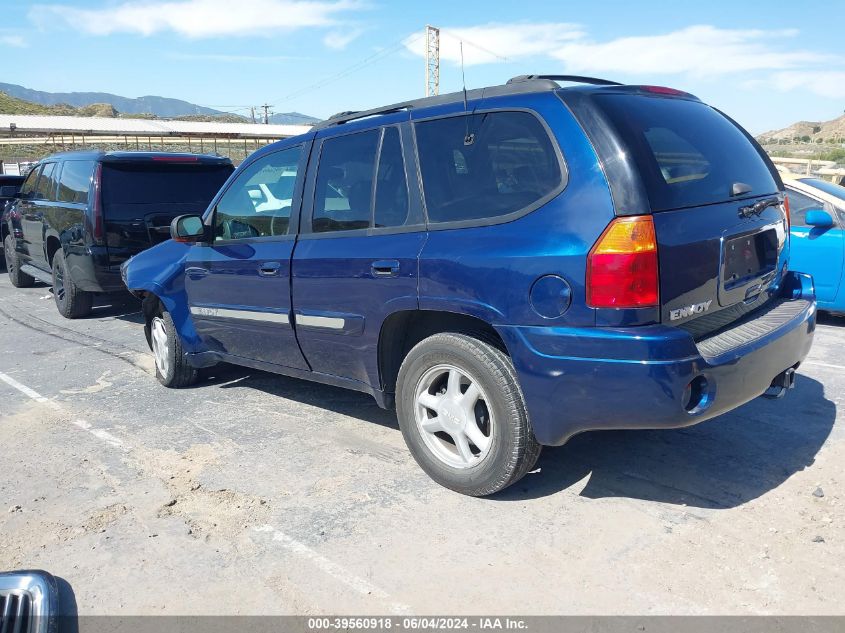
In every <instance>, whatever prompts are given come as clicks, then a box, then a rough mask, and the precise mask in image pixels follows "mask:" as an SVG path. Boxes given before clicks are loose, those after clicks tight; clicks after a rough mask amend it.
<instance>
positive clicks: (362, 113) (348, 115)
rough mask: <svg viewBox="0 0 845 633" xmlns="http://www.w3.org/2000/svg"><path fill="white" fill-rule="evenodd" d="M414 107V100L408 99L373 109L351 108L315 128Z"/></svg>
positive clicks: (316, 125) (320, 128)
mask: <svg viewBox="0 0 845 633" xmlns="http://www.w3.org/2000/svg"><path fill="white" fill-rule="evenodd" d="M412 107H414V102H413V101H406V102H405V103H394V104H393V105H389V106H384V107H382V108H373V109H372V110H349V111H347V112H338V113H337V114H334V115H332V116H330V117H329V118H328V119H326V120H325V121H320V122H319V123H316V124H315V125H314V129H315V130H322V129H323V128H327V127H330V126H332V125H340V124H342V123H348V122H349V121H357V120H358V119H365V118H367V117H370V116H376V115H378V114H393V113H394V112H402V111H403V110H410V109H411V108H412Z"/></svg>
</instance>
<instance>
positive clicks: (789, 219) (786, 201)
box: [783, 194, 792, 231]
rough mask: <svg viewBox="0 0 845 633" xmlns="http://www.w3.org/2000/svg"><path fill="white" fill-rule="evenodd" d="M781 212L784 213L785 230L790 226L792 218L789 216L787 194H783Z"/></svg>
mask: <svg viewBox="0 0 845 633" xmlns="http://www.w3.org/2000/svg"><path fill="white" fill-rule="evenodd" d="M783 212H784V213H785V214H786V230H787V231H789V229H790V228H792V218H791V217H789V194H784V196H783Z"/></svg>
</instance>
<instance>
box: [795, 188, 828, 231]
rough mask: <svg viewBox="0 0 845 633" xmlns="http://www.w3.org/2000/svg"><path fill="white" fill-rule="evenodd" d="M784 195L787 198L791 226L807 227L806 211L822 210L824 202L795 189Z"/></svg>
mask: <svg viewBox="0 0 845 633" xmlns="http://www.w3.org/2000/svg"><path fill="white" fill-rule="evenodd" d="M786 195H787V196H788V197H789V219H790V221H791V222H792V224H793V226H808V224H807V211H810V210H813V209H822V210H823V209H824V202H822V201H821V200H816V199H815V198H811V197H810V196H808V195H806V194H803V193H801V192H799V191H796V190H795V189H789V190H788V191H787V192H786Z"/></svg>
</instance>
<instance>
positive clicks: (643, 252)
mask: <svg viewBox="0 0 845 633" xmlns="http://www.w3.org/2000/svg"><path fill="white" fill-rule="evenodd" d="M658 283H659V277H658V269H657V239H656V238H655V233H654V222H653V221H652V219H651V216H650V215H639V216H631V217H620V218H616V219H615V220H614V221H613V222H611V223H610V225H609V226H608V227H607V228H606V229H605V230H604V233H602V235H601V237H600V238H599V240H598V242H596V244H595V246H593V248H592V250H591V251H590V255H589V257H588V259H587V304H588V305H589V306H590V307H593V308H645V307H651V306H657V305H659V294H658Z"/></svg>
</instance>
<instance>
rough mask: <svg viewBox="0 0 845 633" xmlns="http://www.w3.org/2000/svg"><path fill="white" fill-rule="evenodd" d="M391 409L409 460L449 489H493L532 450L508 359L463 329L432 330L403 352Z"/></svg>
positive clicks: (527, 461) (536, 450) (510, 477)
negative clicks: (408, 454) (408, 450)
mask: <svg viewBox="0 0 845 633" xmlns="http://www.w3.org/2000/svg"><path fill="white" fill-rule="evenodd" d="M396 410H397V414H398V417H399V427H400V428H401V429H402V435H403V436H404V438H405V442H406V443H407V444H408V448H409V449H410V451H411V454H412V455H413V456H414V459H416V460H417V463H418V464H419V465H420V466H421V467H422V469H423V470H424V471H425V472H426V473H428V475H429V476H430V477H431V478H432V479H434V480H435V481H436V482H437V483H439V484H441V485H442V486H445V487H446V488H450V489H452V490H455V491H456V492H461V493H463V494H466V495H471V496H484V495H489V494H493V493H495V492H498V491H499V490H502V489H503V488H506V487H507V486H509V485H511V484H512V483H514V482H516V481H517V480H519V479H521V478H522V477H523V476H524V475H525V474H526V473H527V472H528V471H529V470H531V469H532V468H533V467H534V464H535V463H536V462H537V458H538V457H539V455H540V449H541V446H540V445H539V444H538V443H537V440H536V439H535V438H534V434H533V433H532V432H531V428H530V426H529V423H528V412H527V411H526V408H525V402H524V400H523V398H522V391H521V390H520V388H519V384H518V383H517V379H516V372H515V371H514V368H513V365H512V364H511V361H510V358H508V356H507V355H506V354H504V353H503V352H502V351H500V350H499V349H497V348H495V347H493V346H492V345H490V344H488V343H485V342H482V341H480V340H478V339H475V338H473V337H471V336H467V335H465V334H451V333H444V334H435V335H434V336H431V337H429V338H427V339H425V340H423V341H422V342H420V343H419V344H417V345H416V346H415V347H414V348H413V349H412V350H411V351H410V352H409V353H408V356H407V357H406V358H405V360H404V362H403V363H402V367H401V368H400V370H399V378H398V380H397V389H396Z"/></svg>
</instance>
